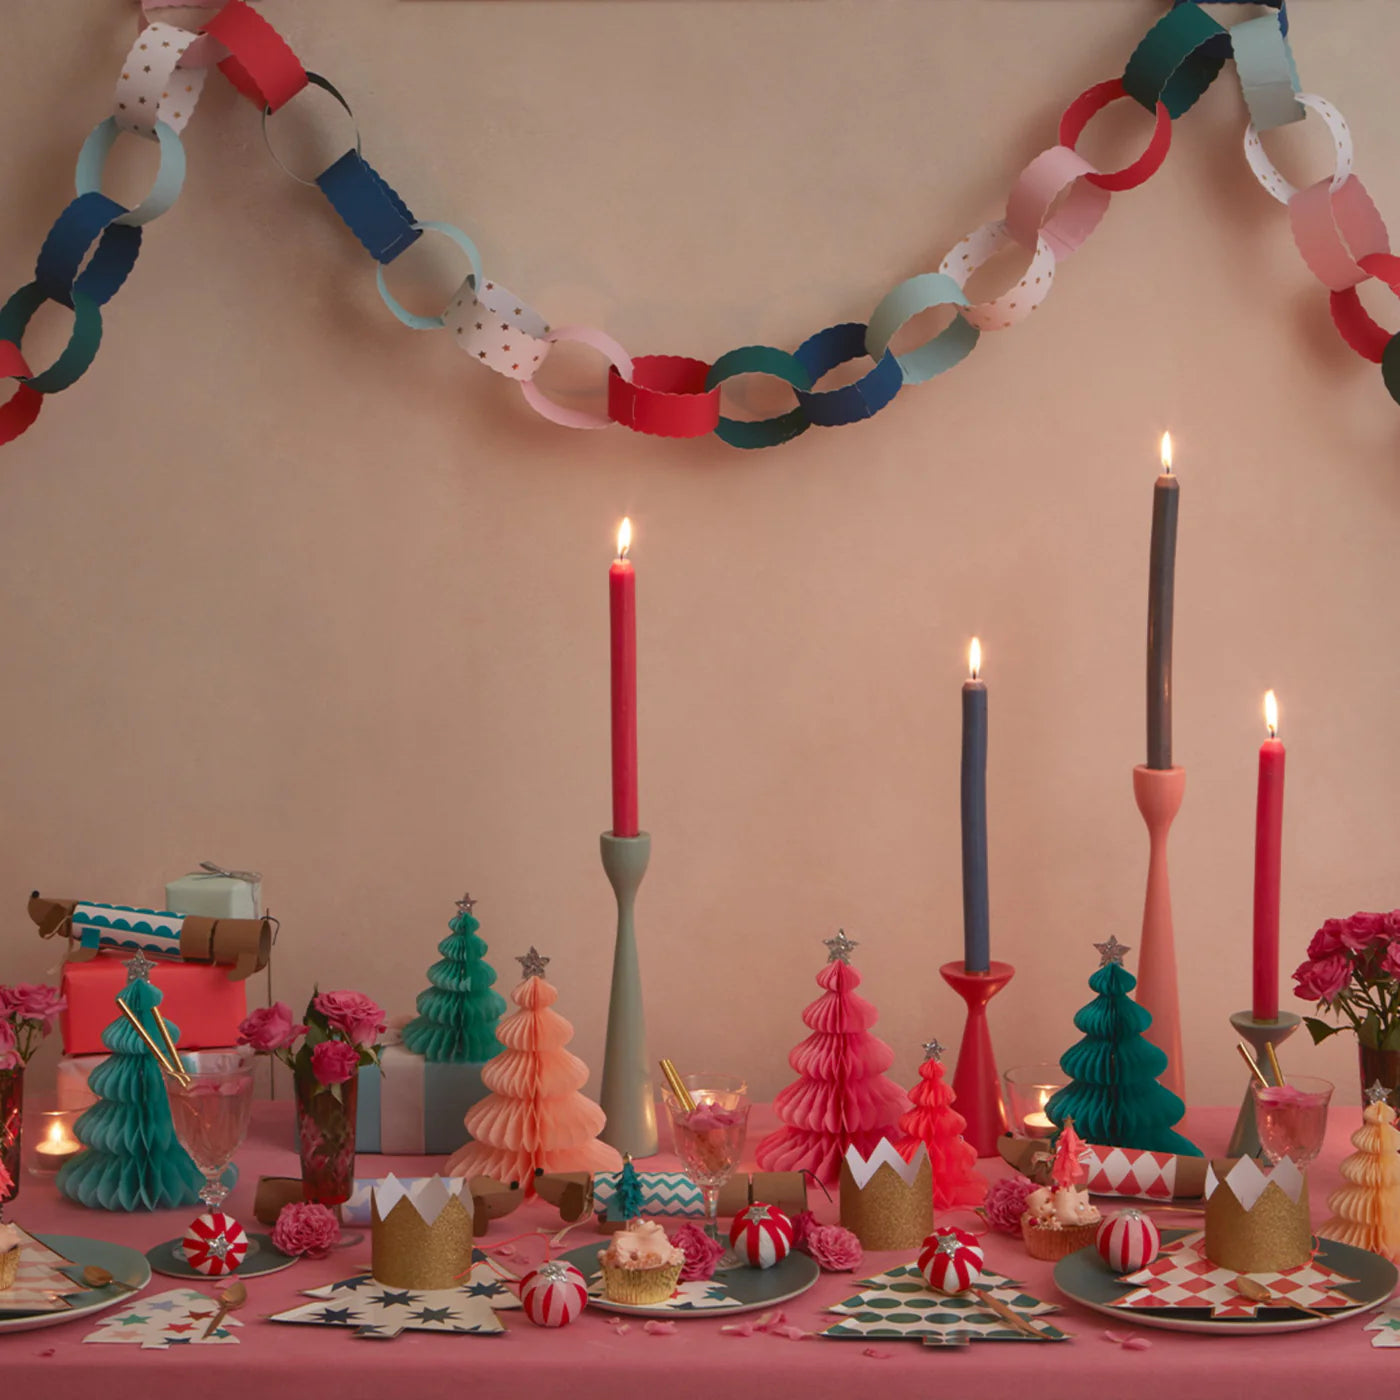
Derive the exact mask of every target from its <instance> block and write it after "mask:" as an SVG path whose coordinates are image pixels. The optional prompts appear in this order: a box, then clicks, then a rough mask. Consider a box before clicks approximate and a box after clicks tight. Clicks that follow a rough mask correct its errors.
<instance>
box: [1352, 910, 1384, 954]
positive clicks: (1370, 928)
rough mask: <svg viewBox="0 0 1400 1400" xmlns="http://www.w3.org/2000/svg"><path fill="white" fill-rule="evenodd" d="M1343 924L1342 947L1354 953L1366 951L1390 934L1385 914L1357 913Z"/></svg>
mask: <svg viewBox="0 0 1400 1400" xmlns="http://www.w3.org/2000/svg"><path fill="white" fill-rule="evenodd" d="M1342 923H1343V929H1342V935H1341V938H1342V947H1344V948H1350V949H1351V950H1352V952H1354V953H1360V952H1363V951H1365V949H1367V948H1368V947H1370V945H1371V944H1372V943H1374V942H1376V940H1377V939H1380V938H1385V937H1386V936H1387V935H1388V933H1389V929H1388V928H1387V920H1386V916H1385V915H1384V914H1368V913H1365V912H1362V913H1357V914H1353V915H1352V916H1351V918H1349V919H1344V920H1343V921H1342Z"/></svg>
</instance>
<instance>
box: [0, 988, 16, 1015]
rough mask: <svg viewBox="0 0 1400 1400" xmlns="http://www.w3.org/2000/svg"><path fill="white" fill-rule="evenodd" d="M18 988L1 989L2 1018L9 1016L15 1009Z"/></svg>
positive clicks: (0, 1012) (0, 1005)
mask: <svg viewBox="0 0 1400 1400" xmlns="http://www.w3.org/2000/svg"><path fill="white" fill-rule="evenodd" d="M18 993H19V988H18V987H0V1017H5V1016H9V1015H10V1014H11V1013H12V1012H13V1011H14V1009H15V997H16V996H17V995H18Z"/></svg>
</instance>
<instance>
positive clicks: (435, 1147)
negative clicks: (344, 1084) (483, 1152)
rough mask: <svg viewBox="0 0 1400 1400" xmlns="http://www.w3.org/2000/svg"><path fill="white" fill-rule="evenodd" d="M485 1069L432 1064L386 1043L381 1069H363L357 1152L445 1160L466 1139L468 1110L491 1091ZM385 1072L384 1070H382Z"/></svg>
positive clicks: (370, 1066)
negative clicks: (486, 1084) (482, 1072)
mask: <svg viewBox="0 0 1400 1400" xmlns="http://www.w3.org/2000/svg"><path fill="white" fill-rule="evenodd" d="M481 1069H482V1067H481V1065H479V1064H467V1065H449V1064H429V1063H428V1061H426V1060H424V1059H423V1058H422V1056H420V1055H415V1054H414V1053H413V1051H411V1050H408V1049H406V1048H405V1047H404V1046H402V1045H386V1046H384V1047H383V1048H382V1049H381V1050H380V1052H379V1065H378V1066H376V1065H365V1066H364V1067H363V1068H362V1069H361V1070H360V1078H359V1091H358V1107H357V1109H356V1115H355V1150H356V1151H357V1152H380V1153H384V1154H386V1155H392V1154H406V1155H414V1156H429V1155H433V1156H446V1154H447V1153H449V1152H455V1151H456V1150H457V1149H458V1148H459V1147H461V1146H462V1144H463V1143H465V1142H466V1141H467V1137H468V1134H467V1129H466V1125H465V1124H464V1123H463V1121H462V1120H463V1119H464V1118H465V1117H466V1114H467V1110H468V1109H469V1108H470V1107H471V1106H472V1105H473V1104H474V1103H477V1102H479V1101H480V1100H481V1099H483V1098H485V1097H486V1095H487V1093H488V1092H489V1091H488V1090H487V1088H486V1086H485V1085H484V1084H483V1083H482V1082H481ZM381 1071H382V1072H381Z"/></svg>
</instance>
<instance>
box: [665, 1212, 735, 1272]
mask: <svg viewBox="0 0 1400 1400" xmlns="http://www.w3.org/2000/svg"><path fill="white" fill-rule="evenodd" d="M671 1243H672V1244H673V1245H675V1247H676V1248H677V1249H679V1250H680V1251H681V1253H682V1254H684V1255H685V1263H683V1264H682V1265H681V1281H682V1282H683V1283H689V1282H691V1281H692V1280H694V1279H707V1278H713V1277H714V1273H715V1265H716V1264H718V1263H719V1261H720V1258H721V1256H722V1255H723V1254H724V1246H723V1245H722V1244H720V1242H719V1241H718V1240H717V1239H715V1238H714V1236H713V1235H709V1234H706V1233H705V1230H704V1228H703V1227H702V1226H700V1225H697V1224H695V1222H694V1221H691V1220H687V1221H686V1222H685V1224H684V1225H678V1226H677V1227H676V1228H675V1229H674V1230H673V1231H672V1232H671Z"/></svg>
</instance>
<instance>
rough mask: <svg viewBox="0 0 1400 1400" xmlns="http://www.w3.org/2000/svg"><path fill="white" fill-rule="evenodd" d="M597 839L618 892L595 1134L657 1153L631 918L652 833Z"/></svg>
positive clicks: (630, 1149)
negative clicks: (601, 1117) (600, 1123)
mask: <svg viewBox="0 0 1400 1400" xmlns="http://www.w3.org/2000/svg"><path fill="white" fill-rule="evenodd" d="M599 843H600V845H601V847H602V854H603V870H604V871H605V872H606V873H607V877H608V882H609V883H610V884H611V885H612V887H613V893H614V894H615V895H616V896H617V943H616V945H615V946H614V949H613V972H612V994H611V996H610V998H609V1000H608V1036H607V1043H606V1048H605V1049H604V1051H603V1085H602V1091H601V1093H600V1094H599V1095H598V1102H599V1103H600V1104H601V1105H602V1109H603V1112H604V1113H605V1114H607V1117H608V1121H607V1126H606V1127H604V1129H603V1131H602V1132H601V1133H600V1134H599V1136H600V1137H601V1138H602V1139H603V1141H604V1142H606V1143H608V1144H610V1145H611V1146H613V1147H615V1148H617V1150H618V1151H619V1152H622V1153H628V1154H630V1155H631V1156H633V1157H651V1156H654V1155H655V1153H656V1100H655V1096H654V1094H653V1092H652V1082H651V1057H650V1056H649V1055H648V1054H647V1030H646V1017H645V1015H644V1014H643V1012H642V972H641V968H640V967H639V966H638V963H637V929H636V925H635V923H634V921H633V906H634V905H635V904H636V901H637V890H638V888H639V887H640V885H641V883H642V876H643V875H645V874H646V873H647V861H648V860H649V859H650V858H651V837H650V836H649V835H648V834H647V833H646V832H645V831H643V832H640V833H638V834H637V835H636V836H614V835H613V834H612V832H611V831H605V832H604V833H603V834H602V836H601V837H600V838H599Z"/></svg>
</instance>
